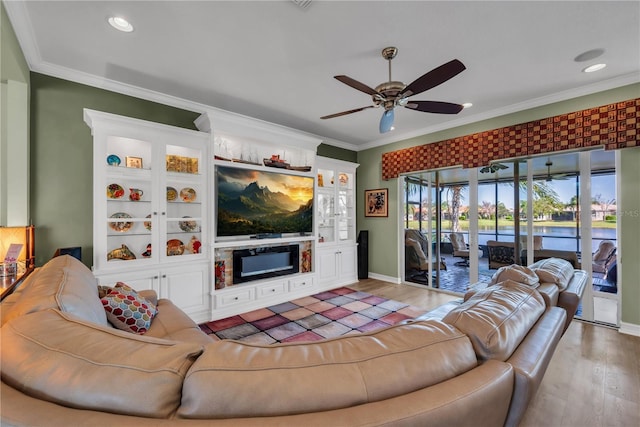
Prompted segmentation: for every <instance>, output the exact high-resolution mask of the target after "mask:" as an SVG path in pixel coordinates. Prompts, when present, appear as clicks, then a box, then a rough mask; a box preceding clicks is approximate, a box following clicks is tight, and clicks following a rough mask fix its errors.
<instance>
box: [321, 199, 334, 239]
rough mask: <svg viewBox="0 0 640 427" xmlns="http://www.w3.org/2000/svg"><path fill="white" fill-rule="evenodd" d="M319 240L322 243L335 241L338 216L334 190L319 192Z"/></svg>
mask: <svg viewBox="0 0 640 427" xmlns="http://www.w3.org/2000/svg"><path fill="white" fill-rule="evenodd" d="M317 209H318V210H317V212H318V240H319V241H320V242H321V243H324V242H333V241H334V240H335V237H334V236H335V228H336V214H335V195H334V192H333V190H327V189H319V190H318V207H317Z"/></svg>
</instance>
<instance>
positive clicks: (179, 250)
mask: <svg viewBox="0 0 640 427" xmlns="http://www.w3.org/2000/svg"><path fill="white" fill-rule="evenodd" d="M183 253H184V243H182V241H180V240H178V239H171V240H169V241H167V256H174V255H182V254H183Z"/></svg>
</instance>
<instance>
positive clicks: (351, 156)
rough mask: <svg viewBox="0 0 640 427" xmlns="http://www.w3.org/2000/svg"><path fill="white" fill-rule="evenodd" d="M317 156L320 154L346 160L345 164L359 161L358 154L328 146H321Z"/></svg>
mask: <svg viewBox="0 0 640 427" xmlns="http://www.w3.org/2000/svg"><path fill="white" fill-rule="evenodd" d="M316 154H318V156H323V157H329V158H332V159H339V160H344V161H345V162H353V163H355V162H356V161H357V160H358V153H357V152H355V151H351V150H347V149H346V148H339V147H335V146H333V145H327V144H320V145H319V146H318V149H317V150H316Z"/></svg>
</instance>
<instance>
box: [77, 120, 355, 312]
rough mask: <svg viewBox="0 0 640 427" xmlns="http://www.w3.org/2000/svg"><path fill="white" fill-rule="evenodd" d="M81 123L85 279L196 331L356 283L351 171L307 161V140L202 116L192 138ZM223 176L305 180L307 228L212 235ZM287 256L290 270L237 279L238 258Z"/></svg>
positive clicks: (112, 123)
mask: <svg viewBox="0 0 640 427" xmlns="http://www.w3.org/2000/svg"><path fill="white" fill-rule="evenodd" d="M84 115H85V122H86V123H87V124H88V125H89V127H90V128H91V130H92V135H93V140H94V226H93V236H94V237H93V241H94V248H93V270H94V274H95V275H96V277H97V278H98V281H99V282H100V283H101V284H113V283H115V282H118V281H120V282H125V283H128V284H129V285H131V286H132V287H133V288H135V289H140V290H142V289H153V290H155V291H156V292H157V293H158V295H159V297H160V298H169V299H171V300H172V301H173V302H174V303H175V304H176V305H178V306H179V307H180V308H181V309H183V310H184V311H185V312H186V313H187V314H189V316H191V317H192V318H193V320H194V321H196V322H198V323H201V322H205V321H209V320H216V319H220V318H224V317H228V316H232V315H235V314H240V313H243V312H247V311H251V310H254V309H259V308H262V307H266V306H270V305H274V304H278V303H281V302H285V301H289V300H292V299H296V298H300V297H303V296H307V295H311V294H314V293H317V292H320V291H322V290H326V289H331V288H335V287H337V286H341V285H346V284H349V283H353V282H355V281H357V267H356V266H357V259H356V252H357V251H356V246H357V244H356V239H355V234H356V223H355V200H356V198H355V188H356V187H355V179H356V168H357V166H358V165H357V164H354V163H350V162H344V161H340V160H334V159H328V158H323V157H319V156H316V150H317V147H318V145H319V144H320V142H321V140H320V139H318V138H317V137H315V136H310V135H308V134H305V133H302V132H299V131H296V130H294V129H290V128H286V127H282V126H278V125H274V124H271V123H267V122H263V121H260V120H255V119H252V118H248V117H245V116H240V115H236V114H233V113H229V112H225V111H222V110H212V111H210V112H207V113H205V114H202V115H201V116H200V117H199V118H198V119H197V120H196V122H195V124H196V126H197V128H198V129H199V131H192V130H187V129H182V128H176V127H172V126H167V125H162V124H158V123H152V122H147V121H142V120H138V119H132V118H128V117H123V116H117V115H114V114H109V113H103V112H99V111H93V110H87V109H85V112H84ZM264 159H267V160H266V161H265V160H264ZM267 162H271V163H269V164H270V166H265V163H267ZM273 162H280V163H273ZM285 162H286V163H285ZM285 165H286V166H285ZM274 166H275V167H274ZM223 172H226V173H229V172H237V175H243V176H253V175H256V176H258V177H261V176H264V177H267V178H269V177H271V176H272V175H273V176H275V177H277V178H278V179H280V180H284V181H288V180H290V181H291V182H293V181H296V180H302V181H306V182H307V183H311V184H310V186H311V187H312V189H313V196H312V200H311V202H312V209H311V210H310V213H312V214H311V215H310V216H311V217H312V220H310V221H311V222H310V223H309V225H308V226H306V227H305V230H304V231H301V232H296V233H260V232H258V233H251V234H238V235H234V233H226V234H225V233H222V232H221V233H220V235H219V233H217V229H216V227H217V226H218V221H217V219H218V211H217V206H216V205H217V203H221V202H220V201H219V200H218V196H220V194H217V185H218V183H217V180H218V179H222V178H221V177H222V173H223ZM267 178H265V179H267ZM256 182H257V183H258V184H259V181H256ZM267 191H268V190H267ZM105 192H106V195H105ZM301 210H302V207H301ZM304 214H305V212H301V213H299V215H301V216H302V215H304ZM305 218H306V217H305ZM289 248H291V249H289ZM234 254H235V255H234ZM243 255H246V256H243ZM257 255H259V256H257ZM265 255H268V256H265ZM249 256H256V257H255V258H249ZM294 257H295V258H294ZM289 258H290V259H291V260H292V261H291V263H289V264H295V263H296V262H297V263H298V264H295V265H293V266H292V265H288V266H287V267H288V268H289V269H286V268H285V267H282V268H276V269H269V268H267V269H264V271H263V270H260V271H259V273H260V274H257V273H256V275H255V276H254V277H250V275H251V274H254V273H250V272H249V273H246V274H247V275H248V276H249V277H245V278H241V277H240V276H241V275H240V274H239V271H238V269H239V268H240V266H239V265H238V264H241V260H245V261H244V262H245V263H246V264H248V265H250V264H251V263H252V262H253V261H254V260H260V261H262V262H263V263H264V260H266V259H273V260H276V259H280V260H285V259H289ZM234 259H235V260H236V261H235V265H234ZM294 259H295V262H294V261H293V260H294ZM285 264H286V263H285ZM234 270H235V277H234ZM271 270H275V271H276V272H271ZM243 274H244V273H243Z"/></svg>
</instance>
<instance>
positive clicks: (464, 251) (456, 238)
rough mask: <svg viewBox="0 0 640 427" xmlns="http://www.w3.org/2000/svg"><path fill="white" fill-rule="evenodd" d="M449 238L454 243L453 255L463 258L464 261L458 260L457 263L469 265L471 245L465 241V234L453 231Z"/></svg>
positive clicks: (458, 264) (463, 265)
mask: <svg viewBox="0 0 640 427" xmlns="http://www.w3.org/2000/svg"><path fill="white" fill-rule="evenodd" d="M449 240H451V244H452V245H453V256H455V257H460V258H462V261H458V262H456V263H455V265H457V266H461V267H469V245H467V244H466V243H465V241H464V234H462V233H451V234H449Z"/></svg>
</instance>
